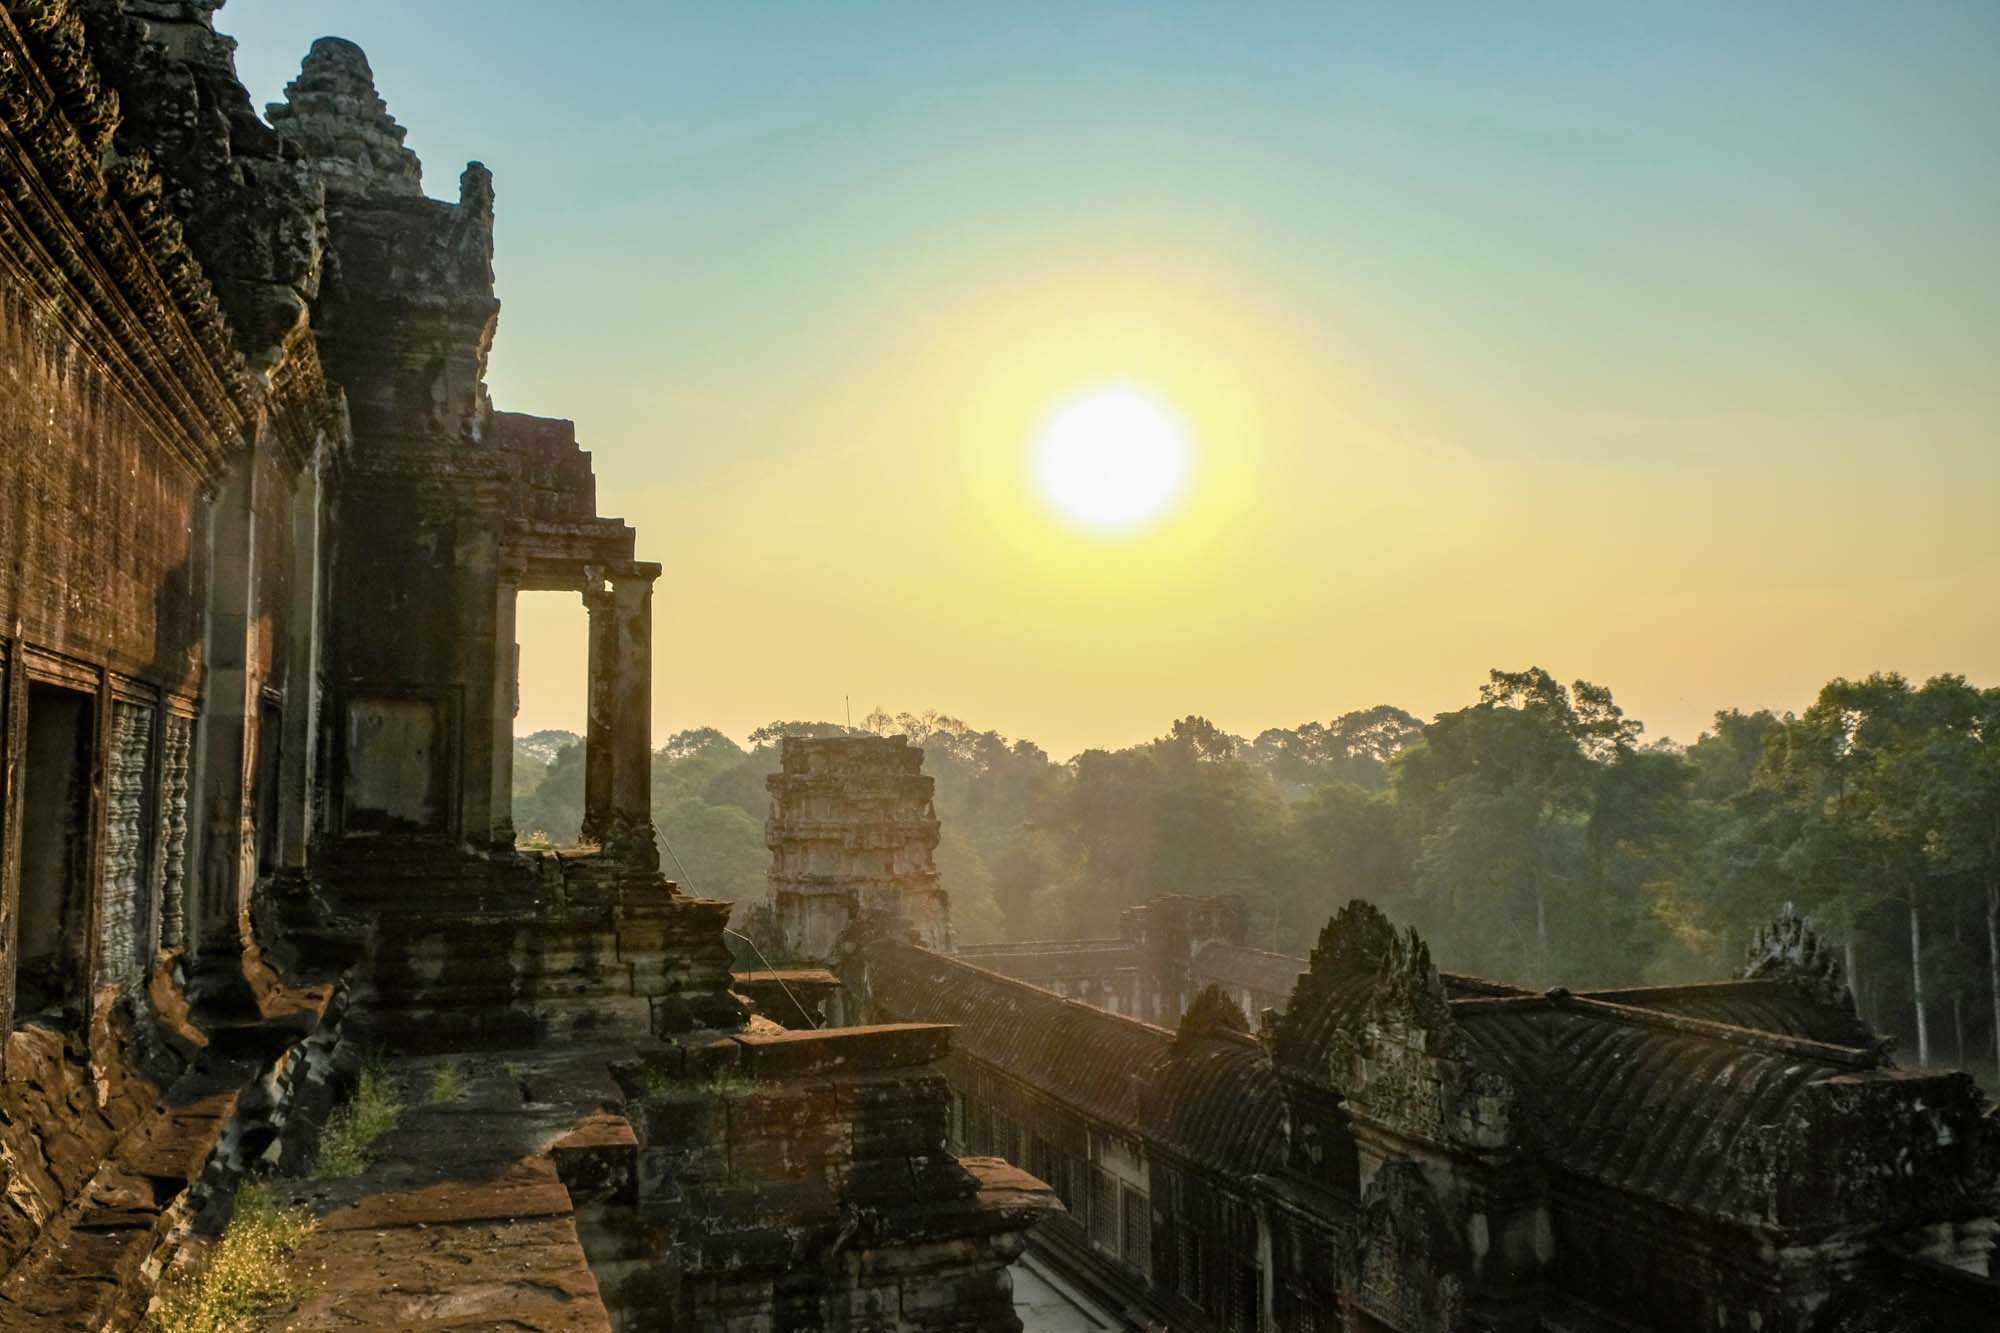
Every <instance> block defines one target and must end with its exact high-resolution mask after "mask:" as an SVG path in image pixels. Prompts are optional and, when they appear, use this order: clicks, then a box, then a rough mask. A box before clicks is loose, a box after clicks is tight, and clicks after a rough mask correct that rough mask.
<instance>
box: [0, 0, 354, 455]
mask: <svg viewBox="0 0 2000 1333" xmlns="http://www.w3.org/2000/svg"><path fill="white" fill-rule="evenodd" d="M117 124H118V99H117V97H116V95H115V94H114V93H111V92H109V91H107V90H106V89H105V88H104V86H103V83H102V81H101V80H100V79H99V77H98V74H97V70H96V68H95V66H93V65H92V63H91V60H90V57H89V54H88V52H87V50H86V46H85V36H84V30H83V24H82V21H81V20H80V19H79V18H78V17H77V15H76V14H75V12H74V11H73V10H72V9H71V7H70V5H69V4H68V2H67V0H6V3H4V4H0V174H4V177H5V178H6V181H7V185H6V197H5V201H4V206H0V245H4V246H5V248H6V249H7V250H9V251H10V252H12V253H13V254H14V255H15V256H16V258H17V263H18V265H19V266H20V267H21V268H23V269H24V270H27V271H28V275H29V276H31V277H35V276H36V275H43V276H40V277H38V278H37V279H36V285H37V286H39V287H40V288H41V290H42V294H43V296H44V300H45V304H46V307H47V309H48V310H49V311H50V312H51V313H54V314H57V315H59V316H60V317H61V318H62V319H63V320H64V322H65V323H67V324H68V326H69V327H70V329H71V331H72V332H73V333H74V334H75V336H76V338H77V340H78V342H79V343H80V344H82V345H83V346H84V347H85V348H86V349H88V350H89V352H90V353H91V354H92V355H94V356H95V357H96V358H97V359H98V360H99V361H101V362H102V363H103V365H104V366H105V367H106V368H107V369H108V370H109V371H110V372H111V373H112V374H113V376H114V377H115V378H116V379H117V380H118V381H119V382H120V383H121V384H122V385H123V386H124V387H125V389H126V390H127V392H128V393H129V394H130V395H131V397H132V399H133V401H134V402H135V403H136V404H137V405H138V407H139V408H140V410H142V411H143V412H144V413H145V415H146V416H147V417H148V418H149V419H150V421H151V423H152V424H153V426H154V428H155V430H156V431H157V433H158V435H159V437H160V439H161V441H162V442H163V443H164V444H165V445H166V446H167V447H168V448H170V449H171V450H173V451H174V452H175V453H176V454H178V455H179V456H180V457H181V458H182V459H183V461H185V462H186V464H187V465H188V466H189V468H190V469H191V470H192V471H193V472H194V474H195V475H196V476H197V477H198V478H200V479H201V480H202V481H203V482H204V483H206V482H208V481H210V480H211V479H212V478H213V477H214V476H215V475H216V474H217V472H218V471H219V470H220V467H221V465H222V460H223V458H224V456H225V455H226V454H228V453H229V452H230V451H232V450H233V449H235V448H236V447H238V446H239V445H240V444H241V442H242V440H243V430H244V423H245V421H246V419H247V418H248V417H249V416H250V415H251V414H252V413H253V411H254V409H255V404H256V397H257V388H256V385H255V383H254V381H252V379H251V378H250V377H249V375H248V374H247V373H246V371H245V369H244V365H243V360H242V357H241V355H240V354H239V353H238V352H237V351H236V349H235V347H234V346H233V344H232V343H231V340H230V337H229V332H228V327H227V325H226V323H225V321H224V319H223V315H222V310H221V307H220V305H219V304H218V302H217V300H216V297H215V293H214V290H213V289H212V288H211V286H210V284H209V281H208V278H207V275H206V274H205V273H204V272H203V271H202V268H201V265H200V263H199V262H198V261H197V260H196V259H195V257H194V255H193V253H192V252H191V251H190V250H189V249H188V247H187V243H186V241H185V239H184V237H183V236H182V234H181V228H180V224H179V222H178V221H177V220H176V219H175V218H174V217H173V214H172V212H171V210H170V209H169V208H168V207H167V205H166V202H165V200H164V198H163V197H162V184H161V181H160V177H159V174H158V172H157V171H155V170H154V169H153V167H152V165H151V163H150V162H149V161H148V160H147V159H146V158H145V157H144V156H143V155H137V154H135V155H133V156H130V157H126V158H124V159H121V160H115V161H113V160H111V137H112V132H113V131H114V130H115V128H116V127H117ZM107 164H108V165H107ZM321 397H322V398H323V397H324V395H323V394H322V395H321Z"/></svg>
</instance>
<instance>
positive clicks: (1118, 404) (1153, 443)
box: [1034, 382, 1193, 531]
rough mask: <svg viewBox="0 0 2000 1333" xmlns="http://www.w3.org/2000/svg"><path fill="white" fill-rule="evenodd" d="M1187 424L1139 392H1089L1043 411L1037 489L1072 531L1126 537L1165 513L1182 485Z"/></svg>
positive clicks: (1118, 388) (1109, 387)
mask: <svg viewBox="0 0 2000 1333" xmlns="http://www.w3.org/2000/svg"><path fill="white" fill-rule="evenodd" d="M1192 452H1193V451H1192V445H1191V441H1190V437H1189V434H1188V428H1187V423H1186V422H1184V421H1183V420H1182V419H1181V417H1180V415H1179V414H1178V413H1176V412H1175V411H1174V409H1173V408H1172V407H1170V406H1168V405H1167V403H1166V401H1165V400H1164V399H1162V398H1161V397H1160V396H1159V395H1158V394H1156V393H1154V392H1153V391H1152V390H1151V389H1149V388H1147V387H1145V386H1144V385H1141V384H1132V383H1126V382H1119V383H1113V384H1098V385H1092V386H1091V387H1090V388H1088V389H1084V390H1082V391H1081V392H1079V393H1076V394H1073V395H1071V396H1070V397H1068V398H1065V399H1063V400H1062V401H1061V402H1059V403H1057V404H1056V405H1055V406H1054V407H1053V408H1051V409H1050V410H1049V415H1048V418H1047V420H1045V421H1044V422H1043V423H1042V428H1041V432H1040V433H1039V434H1038V435H1037V436H1036V437H1035V446H1034V472H1035V482H1036V484H1037V485H1038V486H1040V487H1041V491H1042V494H1043V495H1044V496H1045V497H1047V499H1048V501H1049V503H1050V504H1052V505H1054V506H1055V507H1056V509H1058V510H1060V511H1061V512H1062V513H1063V514H1065V515H1066V516H1068V517H1069V518H1071V519H1074V520H1075V521H1077V522H1078V523H1082V524H1084V525H1086V526H1088V527H1092V528H1100V529H1104V530H1107V531H1121V530H1129V529H1132V528H1136V527H1138V526H1139V525H1140V524H1142V523H1144V522H1146V521H1147V520H1148V519H1152V518H1157V517H1159V516H1160V515H1161V514H1163V513H1165V512H1166V510H1167V508H1168V507H1169V506H1170V505H1172V504H1173V502H1174V500H1175V499H1176V498H1177V497H1178V496H1179V495H1180V493H1181V490H1182V488H1183V487H1185V486H1186V484H1187V476H1188V465H1189V463H1190V461H1191V456H1192Z"/></svg>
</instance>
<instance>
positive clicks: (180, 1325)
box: [151, 1180, 313, 1333]
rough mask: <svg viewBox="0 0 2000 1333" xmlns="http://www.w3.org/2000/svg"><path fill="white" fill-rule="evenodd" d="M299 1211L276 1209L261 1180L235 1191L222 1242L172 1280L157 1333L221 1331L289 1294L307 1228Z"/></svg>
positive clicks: (155, 1321) (157, 1315)
mask: <svg viewBox="0 0 2000 1333" xmlns="http://www.w3.org/2000/svg"><path fill="white" fill-rule="evenodd" d="M312 1225H313V1224H312V1219H311V1218H309V1217H307V1216H306V1214H305V1211H304V1210H303V1209H300V1208H281V1207H279V1206H278V1203H277V1201H276V1200H275V1199H273V1198H272V1196H271V1186H270V1184H269V1183H268V1182H266V1181H262V1180H246V1181H244V1182H243V1184H242V1186H241V1187H240V1188H238V1190H237V1191H236V1210H235V1212H234V1213H232V1214H231V1215H230V1218H229V1225H228V1226H227V1227H225V1228H224V1229H223V1232H222V1238H221V1239H220V1240H218V1241H217V1242H216V1243H215V1248H214V1249H212V1250H210V1251H209V1252H208V1254H207V1256H206V1257H204V1258H203V1259H202V1260H201V1261H200V1262H199V1264H197V1265H196V1266H195V1267H194V1269H193V1270H192V1271H191V1272H188V1273H186V1274H184V1275H181V1276H179V1277H177V1278H176V1279H173V1280H172V1281H171V1283H170V1285H169V1287H168V1289H167V1290H165V1291H164V1292H163V1293H162V1296H161V1300H160V1303H159V1305H158V1306H157V1307H156V1308H155V1311H154V1313H153V1316H152V1320H151V1324H152V1327H153V1328H154V1329H155V1330H157V1333H224V1330H228V1329H234V1328H239V1327H242V1326H244V1325H245V1324H246V1323H248V1322H249V1321H251V1320H254V1319H255V1318H256V1317H257V1316H258V1315H259V1314H262V1313H264V1312H266V1311H268V1310H270V1309H271V1308H273V1307H274V1306H276V1305H278V1304H280V1303H282V1302H283V1301H284V1300H285V1298H286V1297H287V1296H289V1295H290V1294H291V1290H292V1282H291V1258H292V1255H293V1253H294V1251H296V1250H297V1249H298V1247H299V1244H300V1242H301V1241H303V1240H304V1239H305V1236H306V1233H307V1232H309V1231H311V1230H312Z"/></svg>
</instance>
